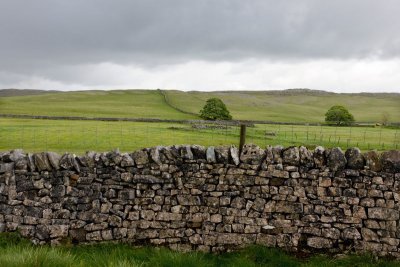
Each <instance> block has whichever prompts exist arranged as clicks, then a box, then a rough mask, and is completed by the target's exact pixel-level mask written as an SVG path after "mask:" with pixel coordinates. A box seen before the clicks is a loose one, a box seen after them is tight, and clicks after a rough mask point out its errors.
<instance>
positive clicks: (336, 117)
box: [325, 106, 354, 125]
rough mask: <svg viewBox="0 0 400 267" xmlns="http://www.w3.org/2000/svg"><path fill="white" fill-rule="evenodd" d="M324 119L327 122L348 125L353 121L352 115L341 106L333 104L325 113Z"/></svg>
mask: <svg viewBox="0 0 400 267" xmlns="http://www.w3.org/2000/svg"><path fill="white" fill-rule="evenodd" d="M325 121H326V122H327V123H328V124H335V125H350V124H352V123H353V122H354V117H353V115H351V113H350V112H349V111H348V110H347V109H346V108H345V107H343V106H333V107H331V108H330V109H329V110H328V111H327V112H326V113H325Z"/></svg>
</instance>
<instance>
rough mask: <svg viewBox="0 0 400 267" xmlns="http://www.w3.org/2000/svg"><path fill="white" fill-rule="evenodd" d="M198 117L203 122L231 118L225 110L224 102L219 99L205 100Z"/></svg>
mask: <svg viewBox="0 0 400 267" xmlns="http://www.w3.org/2000/svg"><path fill="white" fill-rule="evenodd" d="M200 117H201V118H203V119H205V120H231V119H232V116H231V114H229V110H228V109H227V108H226V106H225V104H224V102H222V100H221V99H219V98H210V99H208V100H207V102H206V104H205V105H204V107H203V109H202V110H200Z"/></svg>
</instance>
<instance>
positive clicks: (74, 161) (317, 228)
mask: <svg viewBox="0 0 400 267" xmlns="http://www.w3.org/2000/svg"><path fill="white" fill-rule="evenodd" d="M10 231H19V232H20V233H21V235H23V236H25V237H27V238H29V239H30V240H32V241H33V242H34V243H36V244H45V243H51V244H59V243H60V242H63V241H65V240H70V241H71V242H73V243H91V242H100V241H109V240H120V241H124V242H131V243H136V244H152V245H163V246H168V247H170V248H172V249H177V250H183V251H188V250H201V251H211V252H220V251H226V250H231V249H236V248H240V247H243V246H246V245H249V244H261V245H265V246H270V247H281V248H284V249H286V250H291V251H303V252H312V251H329V252H334V253H335V252H336V253H343V252H345V251H371V252H373V253H374V254H377V255H392V256H395V257H400V247H399V245H400V151H398V150H392V151H387V152H383V153H382V154H381V155H379V154H378V153H376V152H374V151H369V152H366V153H361V151H360V150H359V149H358V148H350V149H348V150H347V151H345V152H343V151H342V150H341V149H340V148H332V149H324V148H323V147H317V148H316V149H315V150H309V149H307V148H306V147H287V148H284V147H281V146H275V147H271V146H269V147H267V148H266V149H261V148H260V147H258V146H256V145H246V146H245V147H244V148H243V150H242V151H241V153H240V154H239V150H238V149H237V148H235V147H233V146H231V147H229V146H225V147H208V148H205V147H202V146H199V145H191V146H189V145H180V146H170V147H160V146H158V147H153V148H146V149H142V150H138V151H135V152H133V153H131V154H128V153H119V152H118V151H112V152H107V153H96V152H87V153H86V154H85V155H83V156H76V155H73V154H68V153H67V154H64V155H62V156H61V155H58V154H57V153H54V152H43V153H35V154H29V153H28V154H25V153H23V152H22V151H21V150H13V151H11V152H2V153H0V232H10Z"/></svg>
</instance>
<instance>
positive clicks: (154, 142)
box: [0, 119, 400, 153]
mask: <svg viewBox="0 0 400 267" xmlns="http://www.w3.org/2000/svg"><path fill="white" fill-rule="evenodd" d="M239 138H240V127H239V126H237V125H228V124H207V123H196V124H182V123H158V122H157V123H148V122H147V123H146V122H99V121H51V120H15V119H0V150H11V149H15V148H21V149H24V150H25V151H30V152H38V151H48V150H51V151H57V152H61V153H62V152H74V153H83V152H85V151H88V150H95V151H108V150H112V149H117V148H118V149H120V150H121V151H133V150H136V149H140V148H143V147H152V146H158V145H163V146H167V145H174V144H199V145H204V146H210V145H214V146H215V145H236V146H238V144H239ZM246 143H254V144H257V145H259V146H262V147H265V146H267V145H283V146H289V145H305V146H308V147H315V146H318V145H322V146H325V147H334V146H339V147H342V148H343V149H346V148H348V147H354V146H356V147H359V148H360V149H362V150H370V149H377V150H389V149H399V147H400V130H399V129H398V128H385V127H335V126H311V125H308V126H307V125H275V124H256V125H254V126H252V127H247V133H246Z"/></svg>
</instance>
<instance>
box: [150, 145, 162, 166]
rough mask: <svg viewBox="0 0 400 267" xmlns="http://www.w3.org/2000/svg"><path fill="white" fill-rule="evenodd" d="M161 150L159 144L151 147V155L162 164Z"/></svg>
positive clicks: (156, 161)
mask: <svg viewBox="0 0 400 267" xmlns="http://www.w3.org/2000/svg"><path fill="white" fill-rule="evenodd" d="M160 150H161V147H159V146H157V147H153V148H152V149H150V157H151V159H152V160H153V161H154V162H155V163H157V164H158V165H161V164H162V162H161V159H160Z"/></svg>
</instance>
